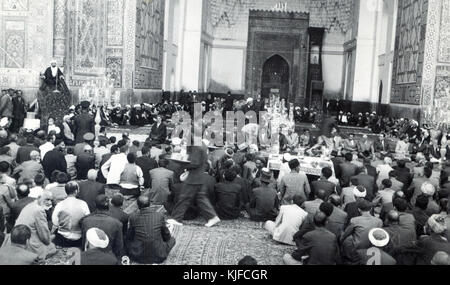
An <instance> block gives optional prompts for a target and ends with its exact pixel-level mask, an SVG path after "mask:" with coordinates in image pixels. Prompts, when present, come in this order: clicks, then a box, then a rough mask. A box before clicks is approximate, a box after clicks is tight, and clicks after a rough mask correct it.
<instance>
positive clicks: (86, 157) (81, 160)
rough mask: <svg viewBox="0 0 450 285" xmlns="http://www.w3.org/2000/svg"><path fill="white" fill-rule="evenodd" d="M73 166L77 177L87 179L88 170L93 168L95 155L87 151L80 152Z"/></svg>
mask: <svg viewBox="0 0 450 285" xmlns="http://www.w3.org/2000/svg"><path fill="white" fill-rule="evenodd" d="M75 167H76V168H77V179H78V180H85V179H87V175H88V172H89V170H91V169H95V156H94V155H93V154H87V153H83V154H81V155H80V156H78V157H77V162H76V163H75Z"/></svg>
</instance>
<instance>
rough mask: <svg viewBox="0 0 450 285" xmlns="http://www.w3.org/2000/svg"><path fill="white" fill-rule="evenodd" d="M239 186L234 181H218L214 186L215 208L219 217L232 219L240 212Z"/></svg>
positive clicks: (237, 216)
mask: <svg viewBox="0 0 450 285" xmlns="http://www.w3.org/2000/svg"><path fill="white" fill-rule="evenodd" d="M240 196H241V186H240V185H239V184H235V183H229V182H225V183H218V184H216V186H215V208H216V211H217V214H218V216H219V218H221V219H223V220H233V219H237V218H239V214H240V212H241V200H240Z"/></svg>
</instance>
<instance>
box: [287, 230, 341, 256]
mask: <svg viewBox="0 0 450 285" xmlns="http://www.w3.org/2000/svg"><path fill="white" fill-rule="evenodd" d="M297 246H298V248H297V250H295V251H294V252H293V253H292V257H293V258H294V259H296V260H299V261H300V260H301V258H302V257H303V256H309V259H308V260H307V262H306V264H308V265H335V264H336V263H337V255H338V247H337V238H336V236H335V235H334V234H333V233H332V232H330V231H329V230H327V229H325V228H316V229H315V230H313V231H311V232H308V233H307V234H305V235H304V236H303V238H302V239H301V240H300V241H299V243H298V244H297Z"/></svg>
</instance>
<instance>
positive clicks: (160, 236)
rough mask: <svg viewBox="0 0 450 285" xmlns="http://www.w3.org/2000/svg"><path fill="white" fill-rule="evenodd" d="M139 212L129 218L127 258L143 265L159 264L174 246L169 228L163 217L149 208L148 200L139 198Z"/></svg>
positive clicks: (145, 197)
mask: <svg viewBox="0 0 450 285" xmlns="http://www.w3.org/2000/svg"><path fill="white" fill-rule="evenodd" d="M137 204H138V207H139V211H138V212H137V213H135V214H134V215H132V216H131V217H130V228H129V230H128V234H127V242H126V244H127V250H128V253H129V256H130V257H131V258H132V259H133V260H135V261H137V262H139V263H145V264H155V263H156V264H161V263H163V262H164V261H165V260H166V259H167V257H168V256H169V253H170V251H171V250H172V248H173V247H174V246H175V239H174V238H173V237H172V236H171V226H169V227H167V224H166V221H165V218H164V216H163V215H162V214H161V213H158V212H156V210H155V208H152V207H150V206H151V204H150V199H149V197H147V196H141V197H139V198H138V201H137Z"/></svg>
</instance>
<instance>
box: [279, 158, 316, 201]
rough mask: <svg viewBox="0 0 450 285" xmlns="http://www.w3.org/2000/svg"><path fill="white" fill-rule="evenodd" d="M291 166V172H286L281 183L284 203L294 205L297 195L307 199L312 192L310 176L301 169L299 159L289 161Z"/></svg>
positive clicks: (280, 187)
mask: <svg viewBox="0 0 450 285" xmlns="http://www.w3.org/2000/svg"><path fill="white" fill-rule="evenodd" d="M289 168H290V169H291V173H288V174H286V175H285V176H284V177H283V178H282V179H281V181H280V185H279V189H280V192H281V193H280V195H281V204H282V205H292V203H293V198H294V196H295V195H300V196H302V197H303V199H305V200H306V199H308V197H309V195H310V194H311V189H310V187H309V182H308V177H307V176H306V174H305V173H304V172H303V171H300V163H299V161H298V159H293V160H291V161H289Z"/></svg>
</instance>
